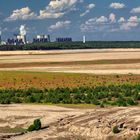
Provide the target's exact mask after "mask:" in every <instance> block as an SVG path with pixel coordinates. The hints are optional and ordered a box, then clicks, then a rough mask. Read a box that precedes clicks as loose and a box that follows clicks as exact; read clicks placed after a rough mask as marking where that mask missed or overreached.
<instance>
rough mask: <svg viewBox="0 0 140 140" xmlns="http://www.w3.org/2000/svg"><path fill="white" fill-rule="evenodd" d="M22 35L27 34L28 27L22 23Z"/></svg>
mask: <svg viewBox="0 0 140 140" xmlns="http://www.w3.org/2000/svg"><path fill="white" fill-rule="evenodd" d="M19 30H20V35H26V33H27V32H26V27H25V25H21V26H20V29H19Z"/></svg>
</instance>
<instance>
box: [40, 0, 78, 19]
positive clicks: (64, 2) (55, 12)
mask: <svg viewBox="0 0 140 140" xmlns="http://www.w3.org/2000/svg"><path fill="white" fill-rule="evenodd" d="M77 2H78V0H56V1H50V3H49V5H48V6H47V7H46V8H45V9H44V10H40V12H39V13H40V15H39V19H44V18H58V17H62V16H63V15H64V14H66V13H67V12H68V11H71V9H72V7H74V6H75V4H76V3H77Z"/></svg>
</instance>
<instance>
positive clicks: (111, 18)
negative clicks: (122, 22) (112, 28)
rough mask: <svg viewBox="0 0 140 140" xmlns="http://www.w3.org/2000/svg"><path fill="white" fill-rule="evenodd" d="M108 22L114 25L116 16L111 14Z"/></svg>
mask: <svg viewBox="0 0 140 140" xmlns="http://www.w3.org/2000/svg"><path fill="white" fill-rule="evenodd" d="M109 20H110V22H111V23H115V22H116V15H115V14H113V13H111V14H110V15H109Z"/></svg>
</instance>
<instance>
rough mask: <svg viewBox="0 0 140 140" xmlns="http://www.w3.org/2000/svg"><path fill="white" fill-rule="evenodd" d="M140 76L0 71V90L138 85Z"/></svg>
mask: <svg viewBox="0 0 140 140" xmlns="http://www.w3.org/2000/svg"><path fill="white" fill-rule="evenodd" d="M138 83H140V75H92V74H73V73H53V72H52V73H51V72H50V73H49V72H23V71H0V88H1V89H5V88H6V89H7V88H14V89H28V88H30V87H36V88H42V89H43V88H48V89H50V88H57V87H60V88H61V87H69V88H75V87H81V86H84V87H94V86H100V85H111V84H112V85H113V84H115V85H117V84H119V85H120V84H138Z"/></svg>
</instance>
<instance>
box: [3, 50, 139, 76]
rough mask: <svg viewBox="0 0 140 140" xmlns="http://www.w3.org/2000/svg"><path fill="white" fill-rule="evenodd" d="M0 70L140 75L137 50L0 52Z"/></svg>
mask: <svg viewBox="0 0 140 140" xmlns="http://www.w3.org/2000/svg"><path fill="white" fill-rule="evenodd" d="M97 61H98V64H96V63H97ZM110 61H111V62H110ZM115 61H117V63H115ZM123 61H124V62H123ZM126 61H127V64H126ZM86 62H87V64H86ZM89 62H93V63H89ZM113 62H114V63H113ZM119 62H120V63H121V64H119ZM55 63H56V64H55ZM63 63H64V64H63ZM67 63H68V64H67ZM75 63H76V64H75ZM0 70H7V71H8V70H21V71H22V70H25V71H41V72H48V71H49V72H69V73H93V74H128V73H133V74H140V49H101V50H100V49H95V50H94V49H91V50H90V49H87V50H59V51H57V50H55V51H12V52H0Z"/></svg>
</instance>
